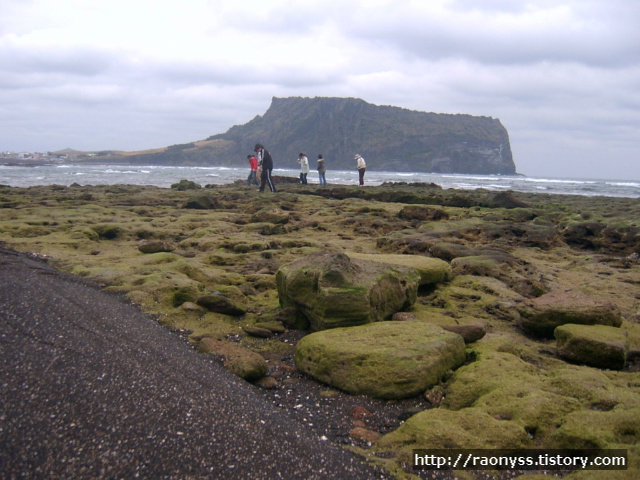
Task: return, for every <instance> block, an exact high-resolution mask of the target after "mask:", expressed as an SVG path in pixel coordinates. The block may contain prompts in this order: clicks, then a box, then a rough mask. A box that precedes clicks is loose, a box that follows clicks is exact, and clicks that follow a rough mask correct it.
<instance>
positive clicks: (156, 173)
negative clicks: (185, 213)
mask: <svg viewBox="0 0 640 480" xmlns="http://www.w3.org/2000/svg"><path fill="white" fill-rule="evenodd" d="M248 174H249V169H248V168H231V167H168V166H130V165H76V164H59V165H40V166H13V165H0V184H1V185H10V186H12V187H32V186H38V185H64V186H69V185H71V184H73V183H77V184H79V185H115V184H130V185H153V186H157V187H170V186H171V184H173V183H176V182H178V181H180V180H182V179H186V180H191V181H193V182H196V183H199V184H200V185H203V186H204V185H207V184H214V185H224V184H228V183H233V182H235V181H236V180H246V178H247V176H248ZM273 174H274V175H280V176H289V177H294V178H298V175H299V172H298V170H293V169H274V171H273ZM326 175H327V183H329V184H330V185H331V184H333V185H357V184H358V172H357V171H356V170H355V169H354V170H352V171H349V170H333V171H332V170H329V171H327V174H326ZM308 180H309V184H310V186H312V185H314V184H316V185H317V184H318V176H317V174H315V172H313V171H312V172H311V173H309V176H308ZM384 182H407V183H415V182H425V183H435V184H437V185H440V186H441V187H443V188H447V189H448V188H454V189H460V190H475V189H479V188H482V189H485V190H492V191H507V190H513V191H516V192H533V193H536V192H537V193H552V194H566V195H583V196H588V197H595V196H605V197H627V198H640V181H623V180H589V179H566V178H564V179H562V178H537V177H526V176H502V175H465V174H435V173H421V172H414V173H398V172H376V171H370V170H368V171H367V172H366V175H365V185H371V186H375V185H380V184H382V183H384Z"/></svg>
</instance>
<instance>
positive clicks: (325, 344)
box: [295, 321, 465, 399]
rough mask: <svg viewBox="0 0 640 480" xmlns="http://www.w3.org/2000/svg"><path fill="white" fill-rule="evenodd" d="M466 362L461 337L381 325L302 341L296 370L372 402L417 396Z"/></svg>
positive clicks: (415, 325) (423, 326) (416, 325)
mask: <svg viewBox="0 0 640 480" xmlns="http://www.w3.org/2000/svg"><path fill="white" fill-rule="evenodd" d="M464 359H465V346H464V340H463V339H462V337H461V336H460V335H457V334H455V333H451V332H447V331H445V330H443V329H442V328H440V327H438V326H436V325H431V324H428V323H423V322H410V321H409V322H379V323H373V324H369V325H362V326H359V327H349V328H336V329H331V330H324V331H322V332H316V333H312V334H310V335H307V336H306V337H304V338H303V339H302V340H301V341H300V342H298V345H297V346H296V351H295V362H296V366H297V367H298V368H299V369H300V370H302V371H304V372H306V373H308V374H309V375H311V376H313V377H314V378H316V379H318V380H320V381H321V382H324V383H327V384H329V385H332V386H334V387H337V388H340V389H342V390H345V391H347V392H349V393H353V394H356V395H368V396H371V397H374V398H389V399H395V398H406V397H411V396H415V395H418V394H420V393H422V392H424V391H425V390H427V389H428V388H430V387H432V386H433V385H435V384H437V383H438V382H439V381H440V379H441V378H442V377H443V376H444V375H445V373H446V372H448V371H449V370H451V369H454V368H457V367H459V366H460V365H461V364H462V363H463V362H464Z"/></svg>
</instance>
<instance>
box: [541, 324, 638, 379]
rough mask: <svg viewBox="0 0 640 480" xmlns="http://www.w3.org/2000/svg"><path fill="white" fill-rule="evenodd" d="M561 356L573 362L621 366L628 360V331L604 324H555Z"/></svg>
mask: <svg viewBox="0 0 640 480" xmlns="http://www.w3.org/2000/svg"><path fill="white" fill-rule="evenodd" d="M554 335H555V337H556V340H557V348H558V356H560V357H561V358H564V359H565V360H568V361H570V362H573V363H579V364H584V365H589V366H591V367H596V368H610V369H612V370H622V369H623V368H624V367H625V365H626V362H627V352H628V351H629V342H628V340H627V333H626V332H625V331H623V330H620V329H619V328H615V327H608V326H605V325H590V326H585V325H574V324H567V325H562V326H560V327H558V328H556V330H555V333H554Z"/></svg>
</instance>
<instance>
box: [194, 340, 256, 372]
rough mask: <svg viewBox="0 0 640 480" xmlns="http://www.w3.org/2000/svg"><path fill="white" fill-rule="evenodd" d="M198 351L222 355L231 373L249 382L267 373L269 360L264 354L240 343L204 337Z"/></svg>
mask: <svg viewBox="0 0 640 480" xmlns="http://www.w3.org/2000/svg"><path fill="white" fill-rule="evenodd" d="M198 351H199V352H200V353H210V354H213V355H216V356H218V357H220V358H221V360H222V362H223V364H224V366H225V367H226V368H227V369H228V370H229V371H230V372H231V373H233V374H235V375H237V376H238V377H240V378H243V379H245V380H247V381H249V382H255V381H257V380H260V379H261V378H262V377H264V376H265V375H266V374H267V370H268V367H267V362H266V360H265V359H264V358H263V357H262V355H260V354H259V353H256V352H254V351H252V350H249V349H247V348H244V347H241V346H240V345H233V344H231V343H225V342H221V341H219V340H215V339H213V338H203V339H201V340H200V342H199V343H198Z"/></svg>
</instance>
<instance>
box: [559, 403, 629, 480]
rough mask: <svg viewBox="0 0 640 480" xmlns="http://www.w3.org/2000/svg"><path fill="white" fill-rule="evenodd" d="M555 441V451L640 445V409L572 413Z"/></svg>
mask: <svg viewBox="0 0 640 480" xmlns="http://www.w3.org/2000/svg"><path fill="white" fill-rule="evenodd" d="M552 439H553V442H554V444H553V447H554V448H619V447H620V446H622V445H624V446H625V448H626V446H630V445H637V444H638V443H640V408H638V407H636V408H624V407H622V406H621V407H618V408H614V409H613V410H610V411H608V412H602V411H597V410H586V409H582V410H579V411H575V412H572V413H570V414H568V415H566V416H565V417H564V418H563V420H562V424H561V425H560V428H558V430H557V431H556V432H555V433H554V435H553V437H552ZM636 473H637V472H636ZM636 478H637V477H636Z"/></svg>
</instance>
